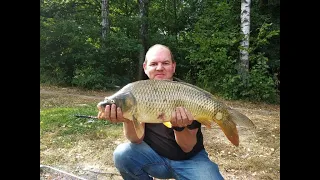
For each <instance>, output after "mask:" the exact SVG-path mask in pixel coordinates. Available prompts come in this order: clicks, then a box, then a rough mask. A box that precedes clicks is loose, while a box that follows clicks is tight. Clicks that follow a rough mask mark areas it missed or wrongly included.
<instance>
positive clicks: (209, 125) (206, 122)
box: [200, 121, 211, 129]
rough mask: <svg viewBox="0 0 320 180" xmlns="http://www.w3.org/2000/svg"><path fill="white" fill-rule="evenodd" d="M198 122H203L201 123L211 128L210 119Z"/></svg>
mask: <svg viewBox="0 0 320 180" xmlns="http://www.w3.org/2000/svg"><path fill="white" fill-rule="evenodd" d="M200 123H201V124H203V125H205V126H206V128H209V129H211V122H210V121H202V122H200Z"/></svg>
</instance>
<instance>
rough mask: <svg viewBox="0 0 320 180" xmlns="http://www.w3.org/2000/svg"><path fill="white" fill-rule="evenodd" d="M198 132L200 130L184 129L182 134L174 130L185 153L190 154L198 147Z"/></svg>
mask: <svg viewBox="0 0 320 180" xmlns="http://www.w3.org/2000/svg"><path fill="white" fill-rule="evenodd" d="M197 132H198V128H197V129H192V130H190V129H188V128H184V130H183V131H181V132H178V131H175V130H174V134H175V138H176V141H177V143H178V145H179V146H180V147H181V149H182V150H183V151H184V152H190V151H191V150H192V149H193V147H194V146H195V145H196V143H197Z"/></svg>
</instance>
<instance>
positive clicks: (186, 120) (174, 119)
mask: <svg viewBox="0 0 320 180" xmlns="http://www.w3.org/2000/svg"><path fill="white" fill-rule="evenodd" d="M193 120H194V118H193V116H192V114H191V113H190V112H189V111H188V110H186V109H185V108H183V107H177V108H176V110H175V111H173V112H172V114H171V124H172V126H178V127H186V126H188V125H190V124H192V121H193Z"/></svg>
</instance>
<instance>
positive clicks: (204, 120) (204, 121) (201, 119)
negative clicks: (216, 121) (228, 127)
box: [196, 116, 211, 129]
mask: <svg viewBox="0 0 320 180" xmlns="http://www.w3.org/2000/svg"><path fill="white" fill-rule="evenodd" d="M196 121H198V122H199V123H201V124H203V125H205V126H206V128H209V129H210V128H211V121H208V118H206V117H201V116H198V117H197V118H196Z"/></svg>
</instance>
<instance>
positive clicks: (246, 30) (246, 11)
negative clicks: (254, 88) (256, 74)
mask: <svg viewBox="0 0 320 180" xmlns="http://www.w3.org/2000/svg"><path fill="white" fill-rule="evenodd" d="M250 3H251V0H241V15H240V17H241V33H242V34H243V39H242V42H241V44H240V46H241V49H240V65H239V69H238V72H239V74H240V75H241V77H242V79H243V81H244V83H247V80H248V75H249V52H248V50H249V37H250Z"/></svg>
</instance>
